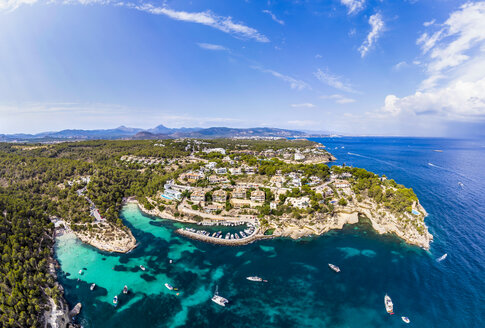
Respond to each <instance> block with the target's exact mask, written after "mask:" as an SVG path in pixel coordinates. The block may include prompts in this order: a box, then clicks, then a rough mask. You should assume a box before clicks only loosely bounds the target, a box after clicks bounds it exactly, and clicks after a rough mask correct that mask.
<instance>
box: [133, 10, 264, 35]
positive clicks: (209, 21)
mask: <svg viewBox="0 0 485 328" xmlns="http://www.w3.org/2000/svg"><path fill="white" fill-rule="evenodd" d="M134 8H136V9H138V10H141V11H145V12H148V13H151V14H155V15H165V16H167V17H170V18H172V19H175V20H179V21H184V22H191V23H197V24H202V25H206V26H210V27H213V28H215V29H218V30H220V31H222V32H225V33H229V34H233V35H236V36H239V37H243V38H246V39H254V40H256V41H258V42H269V39H268V38H267V37H266V36H264V35H263V34H261V33H259V32H258V31H257V30H256V29H254V28H252V27H249V26H246V25H244V24H242V23H235V22H233V21H232V18H231V17H224V16H218V15H216V14H214V13H212V12H211V11H209V10H207V11H202V12H186V11H176V10H173V9H170V8H168V7H155V6H153V5H151V4H143V5H137V6H135V7H134Z"/></svg>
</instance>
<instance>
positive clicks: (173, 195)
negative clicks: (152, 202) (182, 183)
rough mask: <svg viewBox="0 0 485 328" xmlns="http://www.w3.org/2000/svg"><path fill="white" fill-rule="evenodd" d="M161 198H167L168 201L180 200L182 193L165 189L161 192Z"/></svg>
mask: <svg viewBox="0 0 485 328" xmlns="http://www.w3.org/2000/svg"><path fill="white" fill-rule="evenodd" d="M164 196H165V197H164ZM162 197H164V198H169V199H176V200H181V199H182V193H181V192H180V191H177V190H173V189H165V190H164V191H163V194H162Z"/></svg>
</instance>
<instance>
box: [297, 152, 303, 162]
mask: <svg viewBox="0 0 485 328" xmlns="http://www.w3.org/2000/svg"><path fill="white" fill-rule="evenodd" d="M304 159H305V155H303V154H301V153H295V161H302V160H304Z"/></svg>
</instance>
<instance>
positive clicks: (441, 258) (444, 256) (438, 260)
mask: <svg viewBox="0 0 485 328" xmlns="http://www.w3.org/2000/svg"><path fill="white" fill-rule="evenodd" d="M447 256H448V254H447V253H445V254H443V255H441V256H440V257H438V258H437V259H436V262H441V261H443V260H444V259H446V257H447Z"/></svg>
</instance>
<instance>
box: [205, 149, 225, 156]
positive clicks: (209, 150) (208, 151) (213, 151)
mask: <svg viewBox="0 0 485 328" xmlns="http://www.w3.org/2000/svg"><path fill="white" fill-rule="evenodd" d="M202 151H203V152H204V153H207V154H209V153H220V154H222V155H226V150H225V149H224V148H205V149H204V150H202Z"/></svg>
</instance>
